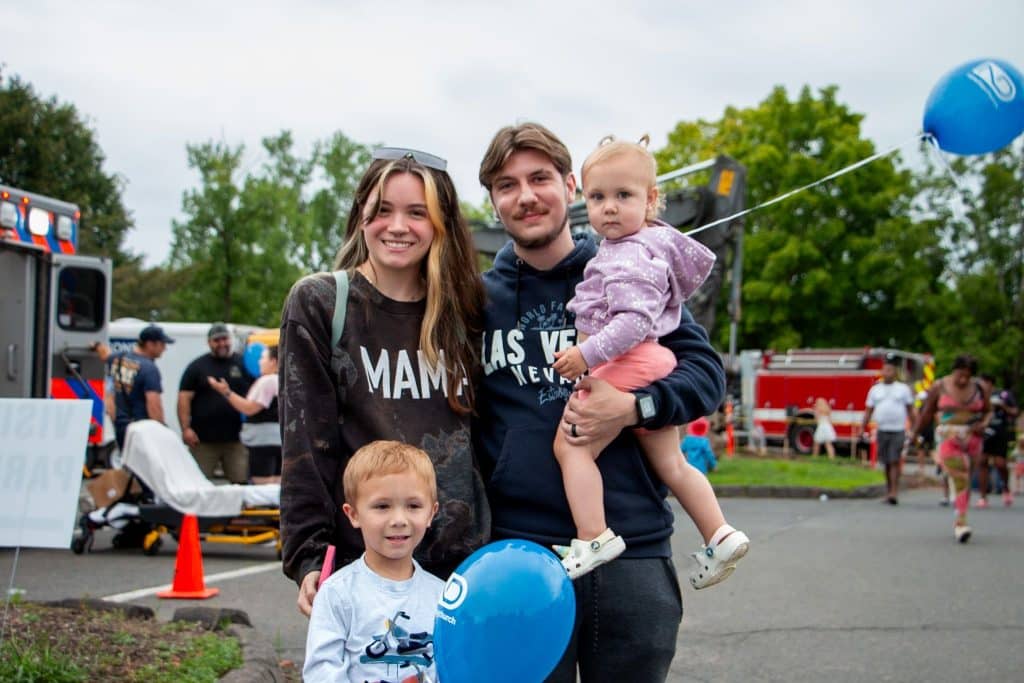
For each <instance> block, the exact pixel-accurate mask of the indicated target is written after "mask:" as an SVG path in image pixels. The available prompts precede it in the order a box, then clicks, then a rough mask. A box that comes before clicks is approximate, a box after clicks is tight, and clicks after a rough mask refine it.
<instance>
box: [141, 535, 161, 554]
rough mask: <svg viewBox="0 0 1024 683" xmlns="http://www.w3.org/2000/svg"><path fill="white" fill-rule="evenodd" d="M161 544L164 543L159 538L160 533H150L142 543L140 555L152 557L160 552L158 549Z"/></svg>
mask: <svg viewBox="0 0 1024 683" xmlns="http://www.w3.org/2000/svg"><path fill="white" fill-rule="evenodd" d="M163 544H164V541H163V539H162V538H160V533H159V532H157V531H150V532H149V533H148V534H146V538H145V539H143V541H142V554H143V555H149V556H150V557H152V556H153V555H156V554H157V553H158V552H160V548H161V547H162V546H163Z"/></svg>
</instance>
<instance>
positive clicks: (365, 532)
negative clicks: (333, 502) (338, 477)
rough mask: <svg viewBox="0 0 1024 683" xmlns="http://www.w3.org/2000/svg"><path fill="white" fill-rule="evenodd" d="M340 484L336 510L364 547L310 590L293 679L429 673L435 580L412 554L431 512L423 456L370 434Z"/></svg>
mask: <svg viewBox="0 0 1024 683" xmlns="http://www.w3.org/2000/svg"><path fill="white" fill-rule="evenodd" d="M342 485H343V487H344V491H345V501H346V502H345V504H344V505H343V506H342V509H343V511H344V512H345V515H346V516H347V517H348V518H349V521H351V522H352V526H353V527H355V528H357V529H359V531H360V533H361V534H362V536H363V543H364V544H365V545H366V552H364V553H363V556H362V557H361V558H359V560H357V561H355V562H353V563H351V564H349V565H346V566H345V567H344V568H342V569H340V570H338V571H337V572H335V573H334V574H332V575H331V577H330V578H328V579H327V580H326V581H324V583H323V585H322V586H321V587H320V590H319V591H317V594H316V599H315V600H314V601H313V612H312V614H311V616H310V619H309V633H308V635H307V636H306V662H305V665H304V666H303V669H302V678H303V680H304V681H307V682H309V681H325V682H326V681H330V682H331V683H334V682H336V681H351V682H352V683H363V681H386V680H396V679H397V680H403V681H405V680H413V681H421V682H422V681H432V680H435V679H436V670H435V668H434V651H433V636H432V632H433V627H434V614H435V612H436V611H437V602H438V600H439V599H440V597H441V591H442V590H443V589H444V583H443V582H442V581H441V580H440V579H438V578H437V577H435V576H432V575H431V574H429V573H427V572H426V571H425V570H423V569H422V568H421V567H420V565H419V563H418V562H416V561H415V560H414V559H413V558H412V553H413V550H415V549H416V546H417V545H418V544H419V542H420V541H421V540H423V535H424V534H425V533H426V531H427V528H428V527H429V526H430V522H431V520H432V519H433V518H434V515H435V514H437V483H436V480H435V477H434V467H433V465H432V464H431V462H430V458H429V457H428V456H427V454H426V453H424V452H423V451H421V450H420V449H418V448H415V447H413V446H409V445H407V444H403V443H399V442H397V441H374V442H372V443H370V444H367V445H366V446H363V447H362V448H360V449H359V450H358V451H356V452H355V454H354V455H353V456H352V459H351V460H350V461H349V463H348V466H347V467H346V468H345V474H344V476H343V479H342Z"/></svg>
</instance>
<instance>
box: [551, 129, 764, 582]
mask: <svg viewBox="0 0 1024 683" xmlns="http://www.w3.org/2000/svg"><path fill="white" fill-rule="evenodd" d="M649 141H650V139H649V138H648V137H647V136H646V135H645V136H644V137H643V138H642V139H641V140H640V142H639V143H628V142H623V141H619V140H615V139H614V138H612V137H607V138H605V139H604V140H602V141H601V143H600V144H599V145H598V148H597V149H596V150H595V151H594V152H593V153H591V155H590V156H589V157H587V160H586V161H585V162H584V163H583V169H582V171H581V179H582V181H583V193H584V198H585V200H586V204H587V215H588V217H589V219H590V224H591V225H592V226H593V228H594V230H596V231H597V232H598V233H599V234H600V235H601V236H602V237H604V240H603V241H602V242H601V245H600V247H599V248H598V250H597V255H596V256H595V257H594V258H593V259H592V260H591V261H590V262H589V263H588V264H587V267H586V269H585V270H584V274H583V281H582V282H580V284H579V285H577V287H576V296H575V297H574V298H573V299H572V301H570V302H569V305H568V307H569V310H570V311H572V312H573V313H575V314H576V330H577V333H578V337H577V341H578V346H573V347H571V348H569V349H566V350H563V351H559V352H557V353H555V358H556V361H555V363H554V369H555V370H556V371H557V372H558V373H559V374H560V375H561V376H563V377H566V378H568V379H576V378H577V377H579V376H580V375H582V374H583V373H585V372H587V371H588V370H590V374H591V376H593V377H598V378H601V379H604V380H606V381H608V382H609V383H611V384H612V385H614V386H615V387H616V388H618V389H620V390H623V391H628V390H632V389H637V388H640V387H644V386H647V385H648V384H650V383H651V382H653V381H655V380H658V379H661V378H662V377H665V376H666V375H668V374H669V373H670V372H672V370H673V369H674V368H675V367H676V359H675V356H674V355H673V354H672V352H671V351H669V350H668V349H666V348H664V347H662V346H659V345H658V342H657V339H658V337H660V336H662V335H664V334H667V333H668V332H671V331H672V330H674V329H676V328H677V327H678V326H679V321H680V316H681V312H682V306H683V301H685V300H686V299H687V298H688V297H689V296H690V295H691V294H693V293H694V292H695V291H696V290H697V288H698V287H699V286H700V285H701V283H703V282H704V280H705V278H707V276H708V273H710V272H711V266H712V265H713V264H714V261H715V256H714V254H713V253H712V252H711V251H710V250H709V249H708V248H707V247H705V246H704V245H702V244H701V243H700V242H697V241H696V240H694V239H692V238H690V237H687V236H685V235H683V234H682V233H681V232H679V231H678V230H676V229H675V228H673V227H672V226H670V225H668V224H667V223H663V222H662V221H660V220H658V219H657V218H656V216H657V213H658V209H659V195H658V187H657V182H656V174H655V162H654V157H653V156H651V153H650V152H649V151H648V150H647V144H648V142H649ZM636 435H637V438H638V439H639V441H640V444H641V446H642V447H643V450H644V452H645V454H646V455H647V458H648V460H649V461H650V464H651V466H652V467H653V468H654V471H655V472H656V473H657V475H658V476H659V477H660V478H661V480H662V481H664V482H665V484H666V485H667V486H668V487H669V489H670V490H671V491H672V493H673V494H674V495H675V496H676V498H678V499H679V502H680V504H681V505H682V506H683V508H684V509H685V510H686V512H687V514H688V515H689V516H690V518H691V519H692V520H693V521H694V523H695V524H696V526H697V529H698V530H699V531H700V533H701V536H702V537H703V539H704V546H703V547H702V548H701V550H700V551H698V552H696V553H693V557H694V559H695V560H696V563H697V567H696V569H694V570H693V572H692V573H691V575H690V583H691V584H692V585H693V586H694V588H704V587H706V586H711V585H714V584H716V583H718V582H720V581H722V580H723V579H725V578H726V577H728V576H729V574H731V573H732V571H733V570H734V569H735V567H736V562H737V561H738V560H739V559H740V558H741V557H743V556H744V555H745V554H746V552H747V549H748V547H749V545H750V540H749V539H748V538H747V536H746V534H744V533H743V532H742V531H737V530H735V529H733V528H732V527H731V526H729V525H728V524H726V523H725V517H724V516H723V515H722V510H721V508H720V507H719V505H718V500H717V499H716V498H715V492H714V490H713V489H712V488H711V484H710V483H708V480H707V478H705V477H704V475H702V474H701V473H700V472H699V471H697V470H696V469H694V468H693V467H692V466H690V465H689V464H688V463H687V462H686V460H685V459H683V458H681V457H680V454H679V446H678V440H677V438H678V432H677V430H676V428H675V427H674V426H670V427H665V428H664V429H659V430H657V431H647V430H643V429H637V430H636ZM607 445H608V442H603V443H602V442H599V443H592V444H588V445H586V446H578V445H573V444H570V443H569V442H568V440H567V438H566V437H565V436H564V434H563V433H562V432H561V431H559V432H558V434H557V435H556V437H555V444H554V451H555V457H556V458H557V459H558V463H559V465H560V466H561V468H562V480H563V482H564V485H565V492H566V498H567V499H568V501H569V508H570V510H571V511H572V515H573V521H574V523H575V524H576V533H577V535H578V538H576V539H573V541H572V542H571V544H570V545H569V546H566V547H561V546H560V547H557V548H556V551H558V552H559V554H560V555H561V556H562V558H563V559H562V564H563V565H564V566H565V568H566V570H567V571H568V572H569V576H570V577H571V578H576V577H577V576H581V575H583V574H585V573H587V572H589V571H591V570H592V569H594V568H595V567H597V566H599V565H601V564H604V563H605V562H608V561H610V560H612V559H614V558H616V557H618V556H619V555H620V554H622V552H623V551H624V550H625V548H626V544H625V542H624V541H623V540H622V537H621V536H618V535H616V534H615V532H614V531H612V530H611V529H609V528H608V527H607V525H606V522H605V515H604V503H603V498H604V495H603V483H602V480H601V473H600V471H599V470H598V467H597V463H596V462H595V461H596V459H597V457H598V456H599V455H600V454H601V451H602V450H603V449H604V448H605V447H606V446H607Z"/></svg>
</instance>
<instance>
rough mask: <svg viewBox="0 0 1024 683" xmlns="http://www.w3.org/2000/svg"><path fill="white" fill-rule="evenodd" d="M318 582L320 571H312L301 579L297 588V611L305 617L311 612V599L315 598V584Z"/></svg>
mask: <svg viewBox="0 0 1024 683" xmlns="http://www.w3.org/2000/svg"><path fill="white" fill-rule="evenodd" d="M319 582H320V570H319V569H317V570H314V571H311V572H310V573H308V574H306V575H305V576H303V577H302V584H301V585H300V586H299V599H298V606H299V611H300V612H302V613H303V614H305V615H306V616H307V617H308V616H309V615H310V614H311V613H312V612H313V598H315V597H316V584H317V583H319Z"/></svg>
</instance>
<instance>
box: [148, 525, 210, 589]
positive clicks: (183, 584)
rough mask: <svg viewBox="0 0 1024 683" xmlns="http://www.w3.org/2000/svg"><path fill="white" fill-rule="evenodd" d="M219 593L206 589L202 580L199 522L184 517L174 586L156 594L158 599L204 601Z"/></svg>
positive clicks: (175, 567) (175, 566)
mask: <svg viewBox="0 0 1024 683" xmlns="http://www.w3.org/2000/svg"><path fill="white" fill-rule="evenodd" d="M219 592H220V589H219V588H207V587H206V584H205V582H204V580H203V552H202V549H200V547H199V521H198V520H197V519H196V516H195V515H185V517H184V519H182V521H181V534H180V535H179V536H178V557H177V558H176V559H175V561H174V584H173V585H172V586H171V590H169V591H160V592H159V593H157V594H156V595H157V597H159V598H180V599H183V600H205V599H206V598H212V597H213V596H214V595H216V594H217V593H219Z"/></svg>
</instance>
